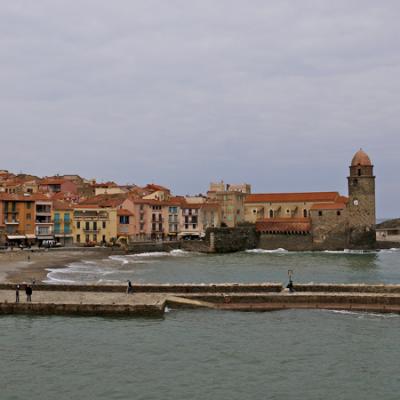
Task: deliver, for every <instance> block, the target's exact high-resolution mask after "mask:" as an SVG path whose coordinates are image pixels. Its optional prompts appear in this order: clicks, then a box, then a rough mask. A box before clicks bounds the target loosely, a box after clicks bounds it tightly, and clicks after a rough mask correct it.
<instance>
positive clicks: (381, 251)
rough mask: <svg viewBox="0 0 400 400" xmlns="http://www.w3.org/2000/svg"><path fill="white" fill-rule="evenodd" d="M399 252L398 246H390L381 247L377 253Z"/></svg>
mask: <svg viewBox="0 0 400 400" xmlns="http://www.w3.org/2000/svg"><path fill="white" fill-rule="evenodd" d="M398 252H400V248H397V247H392V248H391V249H382V250H379V253H398Z"/></svg>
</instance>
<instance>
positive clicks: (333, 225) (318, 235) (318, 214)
mask: <svg viewBox="0 0 400 400" xmlns="http://www.w3.org/2000/svg"><path fill="white" fill-rule="evenodd" d="M311 229H312V237H313V250H343V249H346V248H348V240H347V230H348V227H347V211H346V210H312V211H311Z"/></svg>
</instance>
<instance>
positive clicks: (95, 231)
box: [73, 205, 118, 244]
mask: <svg viewBox="0 0 400 400" xmlns="http://www.w3.org/2000/svg"><path fill="white" fill-rule="evenodd" d="M73 219H74V223H73V238H74V242H75V243H76V244H95V243H104V244H105V243H112V242H115V241H116V240H117V237H118V234H117V229H118V224H117V209H116V208H101V207H98V206H88V205H79V206H75V207H74V214H73Z"/></svg>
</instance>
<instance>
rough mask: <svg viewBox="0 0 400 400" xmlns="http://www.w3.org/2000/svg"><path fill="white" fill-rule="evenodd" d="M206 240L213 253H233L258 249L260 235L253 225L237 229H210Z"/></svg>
mask: <svg viewBox="0 0 400 400" xmlns="http://www.w3.org/2000/svg"><path fill="white" fill-rule="evenodd" d="M205 240H206V241H207V242H208V243H209V245H210V251H211V252H215V253H233V252H236V251H243V250H248V249H255V248H257V246H258V240H259V234H258V233H257V232H256V228H255V225H253V224H248V225H247V224H246V225H243V226H238V227H236V228H209V229H207V232H206V238H205Z"/></svg>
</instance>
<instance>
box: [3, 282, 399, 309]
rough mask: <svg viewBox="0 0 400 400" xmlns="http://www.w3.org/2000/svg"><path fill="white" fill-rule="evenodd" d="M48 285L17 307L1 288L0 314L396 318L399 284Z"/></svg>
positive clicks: (11, 294) (11, 287)
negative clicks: (313, 313) (355, 314)
mask: <svg viewBox="0 0 400 400" xmlns="http://www.w3.org/2000/svg"><path fill="white" fill-rule="evenodd" d="M47 286H48V289H50V288H51V289H50V290H44V288H43V290H40V289H39V287H35V290H34V292H33V296H32V300H33V302H32V303H28V302H26V299H25V295H24V293H22V291H21V294H20V301H21V302H20V303H15V290H14V285H8V286H7V287H5V288H0V314H34V315H37V314H40V315H96V316H110V315H115V316H151V317H161V316H162V315H163V314H164V312H165V307H166V306H168V307H172V308H179V309H180V308H192V309H197V308H200V309H214V310H232V311H273V310H282V309H331V310H353V311H372V312H396V313H400V285H365V284H361V285H354V284H353V285H336V284H333V285H330V284H317V285H311V284H303V285H300V284H299V285H295V289H296V292H295V293H289V292H288V291H287V290H283V285H282V284H251V285H246V284H243V285H237V284H223V285H212V284H211V285H149V286H152V289H157V292H145V291H144V292H140V291H139V289H140V287H136V288H135V289H134V293H133V294H129V295H127V294H126V293H125V292H114V291H113V290H114V289H116V287H111V288H112V291H106V288H105V287H93V288H94V290H93V291H90V290H88V289H89V288H88V286H85V287H80V288H76V287H73V286H71V285H69V286H68V288H67V287H65V286H64V287H62V285H47ZM118 288H119V289H123V287H118ZM148 288H149V287H148V286H146V288H145V289H148ZM54 289H55V290H54ZM62 289H67V290H62ZM73 289H78V290H73ZM99 289H102V290H101V291H98V290H99ZM142 289H143V287H142Z"/></svg>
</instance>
